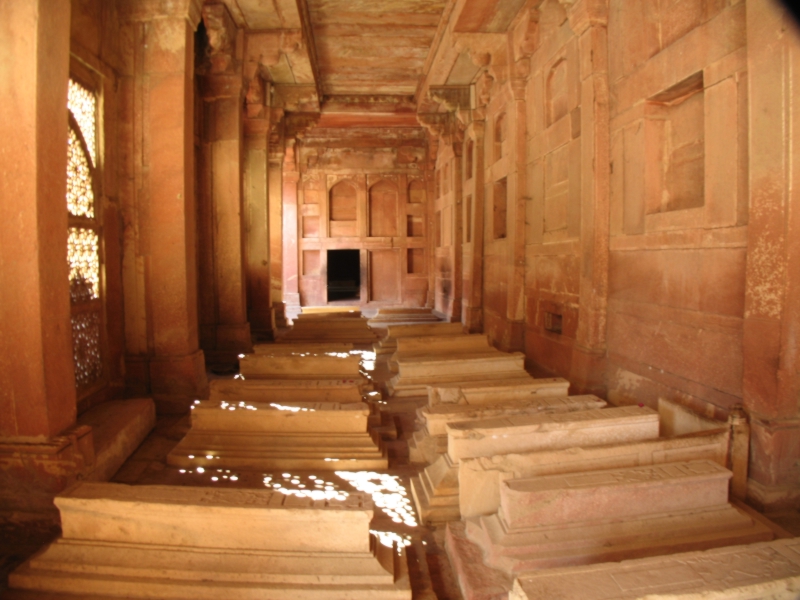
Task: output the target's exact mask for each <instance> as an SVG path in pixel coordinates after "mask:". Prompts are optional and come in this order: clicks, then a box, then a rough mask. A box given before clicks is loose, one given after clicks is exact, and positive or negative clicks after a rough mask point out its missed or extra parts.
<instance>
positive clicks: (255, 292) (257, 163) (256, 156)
mask: <svg viewBox="0 0 800 600" xmlns="http://www.w3.org/2000/svg"><path fill="white" fill-rule="evenodd" d="M266 86H268V84H266V83H265V82H264V81H263V80H262V79H261V78H260V77H259V76H257V75H256V76H255V77H253V80H252V81H251V83H250V89H249V90H248V94H247V118H246V119H245V122H244V133H245V138H244V156H245V159H244V181H245V184H244V196H245V204H246V207H247V210H246V215H247V219H246V222H247V227H246V230H247V314H248V318H249V320H250V327H251V328H252V329H253V331H254V332H257V333H258V334H259V335H260V336H262V337H264V338H265V339H272V338H273V337H274V334H275V314H274V310H273V308H272V283H271V273H270V269H271V265H270V237H269V229H270V228H269V225H270V214H269V130H270V125H271V123H270V116H271V112H270V109H269V107H266V106H264V99H265V98H268V97H269V93H268V90H269V87H266Z"/></svg>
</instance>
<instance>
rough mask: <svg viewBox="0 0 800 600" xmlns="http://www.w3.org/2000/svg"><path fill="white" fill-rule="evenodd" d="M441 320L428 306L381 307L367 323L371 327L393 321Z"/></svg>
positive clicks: (420, 321) (384, 325)
mask: <svg viewBox="0 0 800 600" xmlns="http://www.w3.org/2000/svg"><path fill="white" fill-rule="evenodd" d="M437 321H441V319H440V318H439V317H437V316H436V315H435V314H433V309H432V308H428V307H396V308H379V309H378V312H377V313H376V314H375V316H374V317H372V318H371V319H369V321H367V323H368V324H369V326H370V327H386V326H388V325H390V324H392V323H425V322H437Z"/></svg>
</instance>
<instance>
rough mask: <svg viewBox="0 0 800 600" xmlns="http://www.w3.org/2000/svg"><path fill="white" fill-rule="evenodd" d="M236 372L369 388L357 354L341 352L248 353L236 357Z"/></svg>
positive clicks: (260, 377) (260, 376)
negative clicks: (332, 380)
mask: <svg viewBox="0 0 800 600" xmlns="http://www.w3.org/2000/svg"><path fill="white" fill-rule="evenodd" d="M239 372H240V373H241V374H242V376H243V377H244V378H245V380H248V379H251V378H252V379H286V380H293V379H307V380H308V379H310V380H315V379H320V380H322V379H339V380H340V381H345V382H357V383H359V385H360V386H361V390H362V391H369V389H371V386H370V379H369V378H368V377H367V376H366V375H365V373H364V372H363V371H362V370H361V356H359V355H357V354H354V355H353V354H347V355H345V354H342V355H341V356H330V355H328V354H312V355H308V356H300V355H295V354H290V355H286V356H280V355H277V356H272V355H269V354H248V355H246V356H244V357H242V358H240V359H239Z"/></svg>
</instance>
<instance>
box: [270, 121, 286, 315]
mask: <svg viewBox="0 0 800 600" xmlns="http://www.w3.org/2000/svg"><path fill="white" fill-rule="evenodd" d="M271 113H272V114H271V115H270V124H271V126H270V134H269V138H268V139H269V154H268V161H269V163H268V165H267V188H268V191H267V193H268V195H269V197H268V200H267V202H268V204H269V209H268V210H269V224H270V227H269V259H270V260H269V263H270V264H269V271H270V296H271V299H272V307H273V313H274V314H275V326H276V327H286V325H287V323H286V312H285V310H284V304H283V154H284V150H283V136H282V134H281V133H282V130H283V124H282V120H283V111H282V110H281V109H271Z"/></svg>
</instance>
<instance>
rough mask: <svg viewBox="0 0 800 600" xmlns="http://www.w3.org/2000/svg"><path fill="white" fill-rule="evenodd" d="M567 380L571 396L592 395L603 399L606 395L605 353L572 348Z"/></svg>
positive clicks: (578, 347) (577, 347) (576, 347)
mask: <svg viewBox="0 0 800 600" xmlns="http://www.w3.org/2000/svg"><path fill="white" fill-rule="evenodd" d="M568 379H569V381H570V384H571V385H570V393H571V394H594V395H595V396H600V397H601V398H605V397H606V394H607V393H608V386H607V385H606V356H605V353H600V352H593V351H592V350H588V349H586V348H581V347H580V346H577V345H575V346H573V347H572V364H571V367H570V372H569V377H568Z"/></svg>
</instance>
